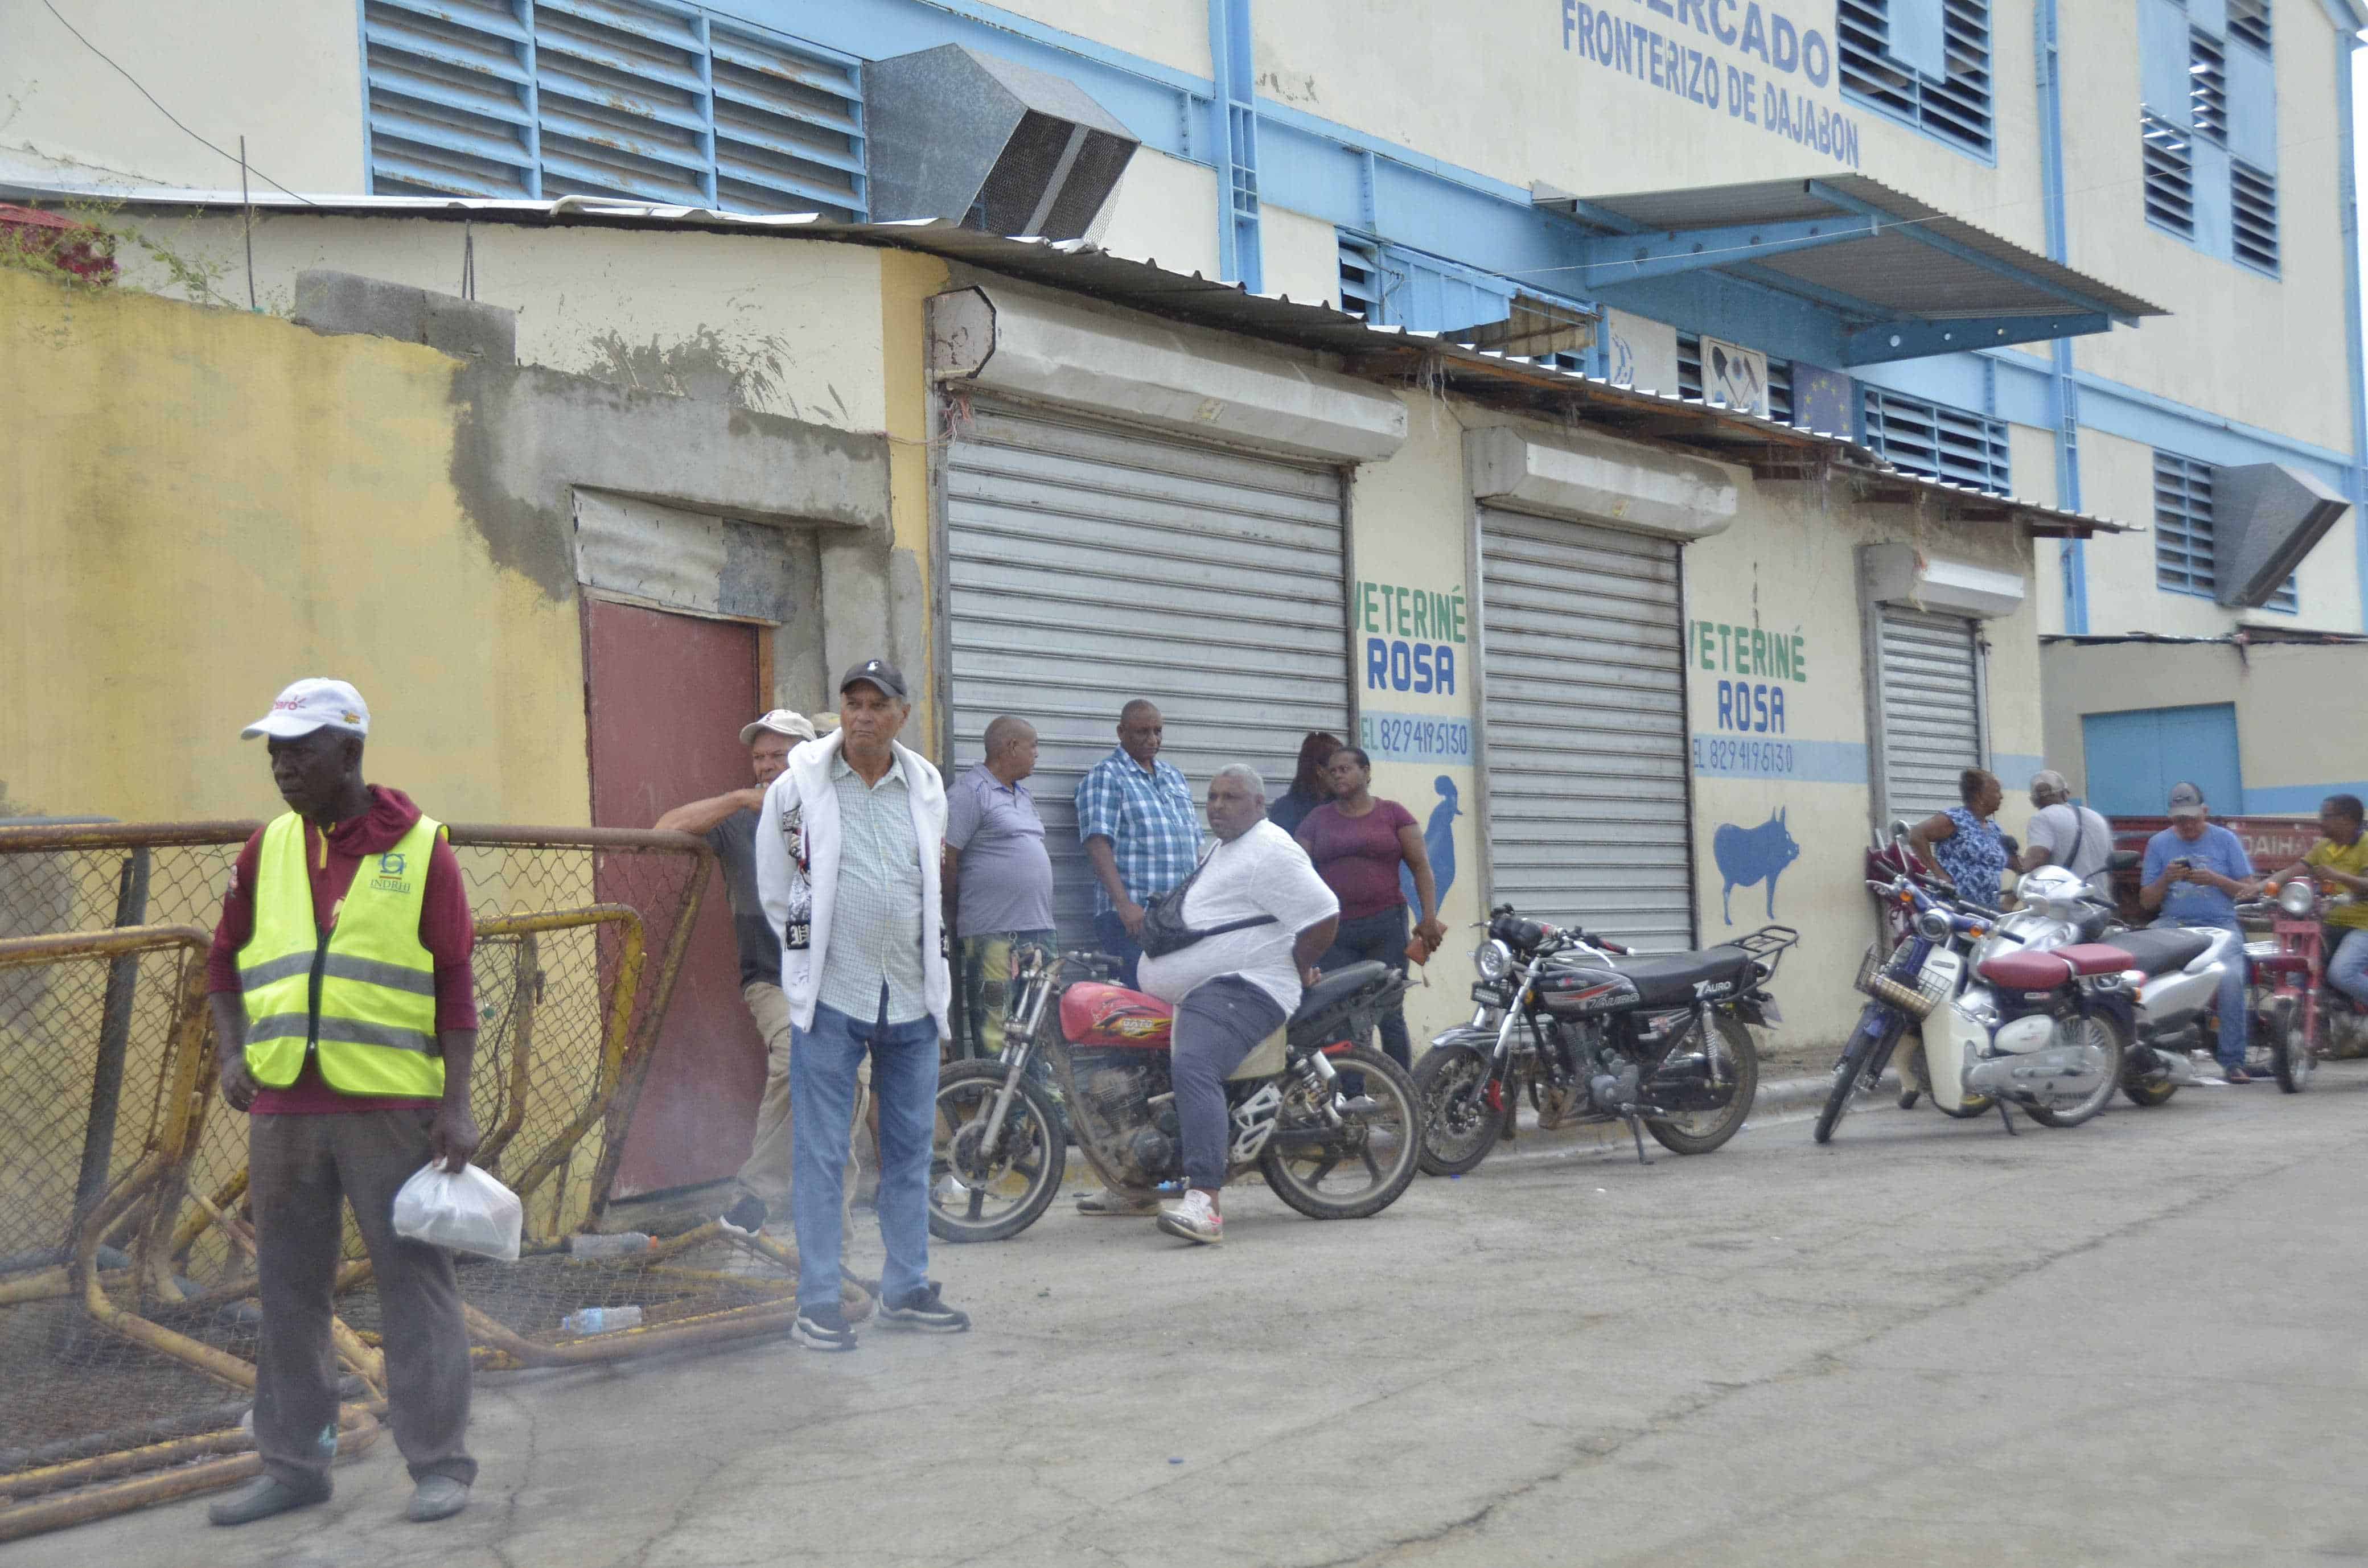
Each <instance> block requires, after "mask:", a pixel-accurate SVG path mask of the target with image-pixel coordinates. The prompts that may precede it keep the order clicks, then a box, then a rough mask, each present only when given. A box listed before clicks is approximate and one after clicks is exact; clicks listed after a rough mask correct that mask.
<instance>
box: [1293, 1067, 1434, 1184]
mask: <svg viewBox="0 0 2368 1568" xmlns="http://www.w3.org/2000/svg"><path fill="white" fill-rule="evenodd" d="M1332 1065H1333V1066H1334V1067H1335V1068H1337V1069H1338V1070H1339V1071H1341V1072H1343V1073H1362V1074H1364V1075H1365V1095H1366V1097H1368V1098H1370V1099H1372V1101H1373V1102H1374V1105H1373V1108H1372V1110H1370V1111H1363V1112H1358V1113H1353V1114H1349V1115H1345V1116H1343V1117H1342V1118H1341V1125H1340V1126H1338V1127H1334V1126H1332V1125H1331V1124H1330V1123H1328V1122H1325V1121H1321V1120H1318V1119H1316V1118H1315V1117H1314V1116H1313V1115H1312V1114H1310V1113H1309V1112H1308V1111H1307V1110H1306V1108H1304V1106H1302V1105H1299V1104H1298V1103H1297V1102H1298V1099H1299V1096H1297V1095H1296V1094H1294V1093H1292V1091H1290V1090H1286V1091H1285V1093H1284V1098H1283V1104H1282V1110H1281V1124H1280V1125H1278V1126H1277V1127H1276V1128H1275V1130H1274V1136H1273V1137H1271V1138H1269V1140H1268V1141H1267V1145H1266V1149H1265V1151H1264V1152H1263V1153H1260V1154H1259V1155H1258V1172H1259V1174H1260V1175H1262V1176H1265V1177H1266V1184H1267V1186H1268V1187H1271V1188H1273V1189H1274V1195H1275V1196H1276V1197H1277V1198H1280V1199H1282V1200H1283V1201H1284V1202H1285V1203H1288V1204H1290V1205H1291V1206H1292V1208H1293V1209H1296V1210H1299V1211H1300V1212H1301V1213H1302V1214H1304V1215H1306V1216H1307V1217H1308V1218H1309V1219H1311V1220H1362V1219H1364V1218H1365V1217H1366V1216H1368V1215H1371V1214H1378V1213H1380V1212H1381V1211H1382V1210H1384V1209H1387V1208H1388V1207H1389V1206H1390V1205H1391V1204H1393V1203H1395V1202H1396V1201H1397V1198H1398V1194H1400V1193H1402V1192H1404V1191H1405V1190H1406V1184H1407V1183H1408V1182H1411V1181H1412V1180H1414V1171H1415V1162H1416V1161H1417V1159H1418V1158H1419V1157H1420V1155H1421V1153H1422V1145H1423V1135H1422V1116H1421V1111H1420V1109H1419V1106H1420V1101H1418V1100H1417V1098H1416V1096H1415V1089H1414V1080H1413V1079H1411V1078H1409V1077H1408V1076H1407V1075H1406V1069H1405V1068H1403V1067H1401V1066H1399V1065H1398V1064H1397V1063H1396V1062H1393V1061H1391V1060H1390V1059H1389V1058H1388V1057H1386V1056H1383V1054H1382V1053H1381V1052H1380V1051H1375V1050H1373V1049H1372V1047H1371V1046H1364V1045H1357V1046H1351V1047H1349V1049H1348V1050H1347V1051H1342V1052H1340V1053H1339V1054H1338V1055H1337V1056H1335V1057H1333V1059H1332Z"/></svg>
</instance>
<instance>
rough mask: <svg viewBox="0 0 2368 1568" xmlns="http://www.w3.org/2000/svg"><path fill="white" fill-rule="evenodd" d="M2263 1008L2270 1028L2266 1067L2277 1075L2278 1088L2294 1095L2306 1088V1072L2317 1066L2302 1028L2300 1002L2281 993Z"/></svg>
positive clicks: (2308, 1080)
mask: <svg viewBox="0 0 2368 1568" xmlns="http://www.w3.org/2000/svg"><path fill="white" fill-rule="evenodd" d="M2263 1011H2264V1013H2265V1014H2266V1017H2265V1018H2264V1020H2263V1021H2264V1022H2265V1023H2266V1024H2267V1025H2268V1026H2269V1030H2270V1066H2271V1069H2272V1070H2274V1071H2275V1072H2276V1074H2277V1075H2278V1087H2279V1088H2281V1089H2283V1090H2284V1091H2285V1092H2286V1093H2288V1094H2290V1095H2298V1094H2300V1093H2302V1092H2303V1091H2304V1090H2305V1089H2307V1088H2309V1087H2310V1071H2311V1069H2312V1068H2313V1067H2316V1066H2317V1065H2318V1061H2317V1057H2316V1056H2314V1055H2313V1054H2312V1052H2311V1049H2310V1040H2309V1039H2308V1037H2307V1036H2306V1034H2305V1031H2304V1029H2303V1027H2302V1004H2301V1003H2300V1002H2299V1001H2298V1000H2297V999H2296V998H2294V997H2293V996H2281V997H2279V998H2278V999H2277V1000H2276V1001H2274V1002H2272V1003H2271V1005H2270V1006H2268V1007H2267V1008H2265V1009H2264V1010H2263Z"/></svg>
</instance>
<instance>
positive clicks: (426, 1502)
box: [403, 1475, 469, 1525]
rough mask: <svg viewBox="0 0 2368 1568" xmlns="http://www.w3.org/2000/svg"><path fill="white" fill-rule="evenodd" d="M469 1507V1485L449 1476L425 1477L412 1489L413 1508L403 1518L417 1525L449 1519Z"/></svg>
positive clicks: (406, 1509) (407, 1509)
mask: <svg viewBox="0 0 2368 1568" xmlns="http://www.w3.org/2000/svg"><path fill="white" fill-rule="evenodd" d="M467 1506H469V1483H467V1482H465V1481H458V1480H455V1479H454V1478H452V1477H451V1476H449V1475H423V1476H421V1477H420V1478H419V1483H418V1484H417V1485H416V1486H415V1487H413V1488H412V1492H411V1506H409V1507H407V1508H405V1509H404V1511H403V1517H404V1518H406V1519H409V1520H410V1521H411V1522H412V1523H413V1524H415V1525H432V1524H434V1523H435V1522H436V1521H437V1520H438V1519H449V1518H450V1517H452V1516H453V1515H455V1514H457V1513H459V1512H460V1511H461V1509H463V1508H465V1507H467Z"/></svg>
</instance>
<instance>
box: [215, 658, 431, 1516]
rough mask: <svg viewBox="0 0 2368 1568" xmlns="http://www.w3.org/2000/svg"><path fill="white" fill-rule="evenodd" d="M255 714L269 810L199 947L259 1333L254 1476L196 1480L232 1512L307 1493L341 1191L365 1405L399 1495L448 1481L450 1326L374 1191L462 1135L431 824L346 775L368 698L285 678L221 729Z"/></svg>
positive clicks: (390, 1195)
mask: <svg viewBox="0 0 2368 1568" xmlns="http://www.w3.org/2000/svg"><path fill="white" fill-rule="evenodd" d="M243 733H245V736H246V737H247V738H248V739H253V738H254V737H256V736H257V735H261V736H265V737H267V739H268V747H269V750H270V754H271V777H272V781H273V783H274V784H276V785H277V786H278V787H279V795H280V798H281V799H282V800H284V801H287V803H288V808H289V809H288V811H287V812H286V814H284V815H282V816H280V817H279V818H277V819H275V820H274V821H272V822H271V823H269V824H267V825H266V826H265V827H264V828H263V829H262V831H261V832H259V833H257V834H256V835H255V836H254V837H253V838H250V839H249V840H247V843H246V847H245V850H244V851H242V852H241V853H240V855H239V858H238V864H237V867H236V868H235V869H234V870H233V873H232V877H231V886H230V892H229V893H228V895H227V896H225V897H224V899H223V901H222V923H221V925H220V926H217V927H216V928H215V931H214V942H213V950H212V953H211V957H210V959H209V962H208V989H209V990H210V991H211V993H212V995H211V1003H212V1007H213V1023H214V1036H215V1039H216V1040H218V1041H219V1042H220V1054H221V1057H222V1098H223V1100H224V1101H225V1102H227V1103H228V1104H229V1105H231V1106H232V1107H233V1108H236V1109H239V1110H243V1111H246V1112H248V1113H249V1115H250V1118H251V1119H250V1121H249V1123H248V1129H247V1197H248V1201H249V1202H250V1204H251V1205H252V1207H253V1210H254V1215H255V1230H256V1273H257V1276H258V1284H259V1287H260V1293H261V1296H262V1302H263V1343H262V1348H261V1351H260V1353H259V1355H258V1357H257V1360H256V1389H255V1445H256V1451H257V1452H258V1453H259V1454H260V1455H261V1456H262V1460H263V1468H264V1473H263V1478H262V1479H261V1480H259V1481H257V1482H256V1483H254V1484H253V1485H251V1486H249V1487H247V1488H246V1489H245V1490H244V1491H242V1492H239V1493H236V1494H233V1495H231V1496H229V1497H226V1498H224V1499H222V1501H221V1502H218V1503H216V1504H215V1505H214V1506H213V1507H212V1508H211V1518H212V1519H213V1522H214V1523H216V1524H218V1525H243V1524H247V1523H250V1522H251V1521H253V1520H256V1519H261V1518H268V1517H270V1516H272V1515H274V1514H279V1513H285V1512H287V1511H288V1510H289V1509H290V1508H301V1507H303V1506H307V1505H309V1504H313V1503H318V1502H321V1501H323V1500H324V1499H326V1498H327V1496H328V1495H329V1462H330V1460H332V1459H333V1458H334V1457H335V1456H336V1423H337V1391H336V1378H335V1368H336V1363H335V1360H334V1359H333V1358H332V1356H331V1354H330V1344H329V1325H330V1318H331V1313H332V1311H333V1305H332V1300H331V1287H332V1284H333V1282H334V1279H335V1278H336V1269H337V1265H338V1263H339V1261H340V1253H341V1243H342V1237H343V1228H344V1208H345V1204H346V1203H347V1201H348V1200H350V1201H351V1203H352V1204H353V1210H354V1219H355V1222H356V1224H357V1225H358V1226H359V1229H360V1232H361V1236H362V1241H363V1243H364V1244H366V1245H367V1246H368V1247H369V1249H370V1264H371V1268H372V1272H373V1275H374V1277H375V1279H376V1282H377V1287H378V1292H379V1301H380V1304H381V1312H382V1315H383V1320H384V1324H383V1327H384V1336H385V1349H386V1375H387V1404H388V1421H389V1425H390V1426H392V1427H393V1431H394V1439H395V1444H396V1446H397V1447H398V1448H400V1449H402V1450H403V1457H404V1460H406V1461H407V1462H408V1463H409V1465H410V1468H411V1475H412V1480H413V1483H414V1490H413V1493H412V1498H411V1504H410V1506H409V1508H408V1509H407V1511H406V1514H405V1517H408V1518H411V1519H415V1520H420V1521H426V1520H430V1519H442V1518H449V1517H451V1516H452V1515H454V1514H457V1513H459V1512H460V1511H461V1508H462V1507H464V1506H467V1504H468V1501H469V1488H470V1487H471V1486H472V1484H473V1483H475V1481H476V1475H477V1461H476V1460H473V1459H471V1458H470V1457H469V1452H468V1449H467V1448H466V1447H465V1446H464V1442H463V1439H464V1437H465V1436H466V1433H467V1430H468V1426H469V1335H468V1329H467V1326H466V1324H464V1323H463V1321H462V1319H461V1292H460V1288H459V1285H458V1283H457V1282H456V1280H455V1278H454V1277H453V1272H452V1258H451V1255H450V1253H448V1252H446V1251H444V1250H443V1249H442V1248H440V1247H433V1246H427V1245H423V1244H420V1243H418V1242H413V1241H406V1240H404V1239H403V1238H402V1237H400V1236H398V1235H396V1234H395V1232H394V1195H395V1192H396V1190H397V1189H398V1188H400V1187H402V1186H403V1184H404V1182H405V1181H407V1180H409V1179H410V1178H411V1176H412V1175H413V1174H414V1173H415V1172H416V1171H418V1170H419V1168H420V1167H421V1166H423V1165H427V1163H428V1161H429V1160H430V1159H433V1160H435V1161H437V1162H438V1164H439V1165H442V1166H443V1167H444V1168H445V1169H447V1170H455V1171H457V1170H459V1169H461V1167H462V1166H464V1165H467V1164H468V1162H469V1156H470V1155H472V1154H473V1153H476V1150H477V1141H478V1131H477V1123H476V1119H475V1118H474V1117H473V1116H472V1114H471V1113H470V1109H469V1067H470V1062H471V1061H472V1058H473V1057H474V1056H475V1054H476V1049H477V1007H476V988H475V983H474V977H473V975H472V971H471V964H470V954H471V949H472V947H473V945H474V941H475V928H474V926H473V925H472V922H471V919H470V915H469V902H468V894H467V890H466V889H465V888H464V887H463V885H462V883H461V867H460V862H459V861H458V860H457V859H456V858H454V856H453V854H452V849H451V846H450V845H449V844H447V843H446V842H445V841H444V830H443V826H442V824H439V823H437V822H435V821H433V820H431V819H430V818H428V817H426V816H424V815H422V814H421V813H420V811H419V808H418V807H416V806H415V805H413V804H412V803H411V801H410V799H409V798H408V797H406V796H405V795H404V793H403V792H402V791H401V790H391V789H387V788H385V787H384V786H381V785H376V784H365V783H364V782H363V781H362V743H363V740H364V738H365V737H366V736H368V735H369V733H370V709H369V708H368V707H367V706H365V705H364V704H363V702H362V699H361V694H360V693H359V692H358V691H356V690H355V689H354V688H353V687H350V686H348V685H347V684H346V683H345V682H344V681H340V680H321V679H312V680H300V681H298V682H296V683H295V684H294V685H293V686H290V687H288V689H287V690H285V691H283V692H281V693H280V694H279V699H278V700H276V701H274V702H273V703H272V705H271V711H270V712H269V713H267V714H266V715H264V717H262V718H261V719H258V720H256V722H254V723H253V724H250V725H248V726H247V727H246V729H245V732H243Z"/></svg>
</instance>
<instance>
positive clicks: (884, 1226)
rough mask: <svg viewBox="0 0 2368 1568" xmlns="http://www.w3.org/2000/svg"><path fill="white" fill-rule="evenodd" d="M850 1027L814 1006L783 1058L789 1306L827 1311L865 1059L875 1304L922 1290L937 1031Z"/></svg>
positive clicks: (923, 1022)
mask: <svg viewBox="0 0 2368 1568" xmlns="http://www.w3.org/2000/svg"><path fill="white" fill-rule="evenodd" d="M887 1015H888V991H887V987H885V986H882V987H881V992H880V1016H879V1017H877V1018H875V1019H873V1020H872V1021H871V1022H869V1023H859V1022H857V1021H856V1020H855V1019H853V1018H850V1017H848V1016H847V1015H846V1014H845V1013H842V1012H839V1011H837V1009H835V1008H831V1007H825V1006H822V1005H821V1004H819V1003H817V1004H815V1006H814V1028H810V1029H800V1030H799V1031H798V1048H797V1050H796V1051H792V1052H791V1054H790V1124H791V1134H792V1142H793V1143H794V1146H795V1151H796V1153H795V1173H796V1174H795V1176H794V1178H793V1179H792V1180H791V1183H790V1220H791V1224H792V1225H793V1226H794V1227H795V1228H796V1231H797V1236H798V1303H799V1305H801V1306H804V1307H820V1306H834V1307H835V1306H837V1304H838V1301H839V1268H838V1259H839V1251H840V1248H841V1246H842V1245H843V1244H844V1243H845V1239H846V1238H845V1234H844V1224H845V1209H844V1207H843V1205H844V1202H845V1193H846V1183H847V1150H848V1139H849V1138H850V1137H851V1136H852V1135H853V1133H854V1131H855V1069H856V1067H857V1065H858V1064H859V1063H860V1062H862V1060H863V1053H864V1052H865V1051H867V1050H868V1051H871V1092H872V1093H873V1094H874V1095H875V1096H878V1097H879V1101H880V1196H879V1204H880V1240H881V1241H882V1243H883V1244H885V1245H886V1246H887V1249H888V1266H887V1267H885V1268H883V1269H882V1270H881V1274H880V1292H881V1295H882V1298H883V1299H884V1300H887V1301H899V1300H902V1299H903V1298H904V1297H905V1295H907V1294H908V1293H910V1292H912V1291H915V1290H919V1289H921V1288H922V1287H923V1286H924V1285H926V1284H927V1283H928V1273H929V1142H930V1134H931V1132H932V1131H933V1130H934V1129H935V1127H936V1125H937V1106H938V1025H937V1020H936V1019H934V1018H931V1017H926V1016H925V1017H919V1018H916V1019H914V1020H913V1021H912V1022H911V1023H909V1024H892V1023H890V1022H888V1017H887Z"/></svg>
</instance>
